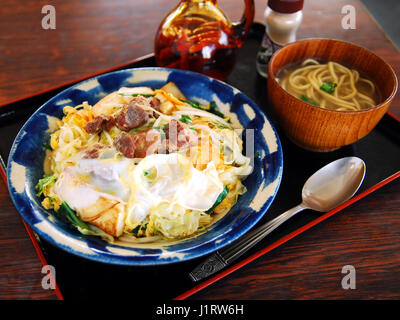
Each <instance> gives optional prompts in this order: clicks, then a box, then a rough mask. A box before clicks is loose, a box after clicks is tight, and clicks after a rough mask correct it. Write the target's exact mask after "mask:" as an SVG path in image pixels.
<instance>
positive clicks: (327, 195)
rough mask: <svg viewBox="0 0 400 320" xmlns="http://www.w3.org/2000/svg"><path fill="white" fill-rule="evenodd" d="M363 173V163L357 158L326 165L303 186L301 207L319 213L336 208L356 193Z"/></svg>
mask: <svg viewBox="0 0 400 320" xmlns="http://www.w3.org/2000/svg"><path fill="white" fill-rule="evenodd" d="M365 171H366V168H365V162H364V161H363V160H361V159H360V158H357V157H346V158H342V159H339V160H336V161H333V162H331V163H329V164H327V165H326V166H325V167H323V168H321V169H319V170H318V171H317V172H315V173H314V174H313V175H312V176H311V177H310V178H308V180H307V181H306V183H305V184H304V187H303V191H302V198H303V203H302V205H303V206H304V207H306V208H309V209H312V210H315V211H319V212H327V211H330V210H332V209H334V208H336V207H337V206H339V205H341V204H342V203H343V202H346V201H347V200H349V199H350V198H351V197H352V196H353V195H354V194H355V193H356V192H357V190H358V188H359V187H360V185H361V183H362V182H363V180H364V177H365Z"/></svg>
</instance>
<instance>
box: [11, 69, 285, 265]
mask: <svg viewBox="0 0 400 320" xmlns="http://www.w3.org/2000/svg"><path fill="white" fill-rule="evenodd" d="M134 71H167V72H178V73H183V74H185V73H188V74H195V75H196V76H200V77H203V78H208V79H209V80H210V81H217V82H219V83H221V84H223V85H224V86H227V87H229V88H231V89H232V90H233V91H236V92H239V93H241V94H243V95H244V96H245V98H246V99H247V100H248V101H249V102H250V106H251V107H252V108H255V109H257V110H258V111H259V112H261V113H262V114H263V115H264V117H265V119H266V121H267V122H268V124H269V126H270V127H271V129H272V132H273V134H274V136H275V138H276V144H277V151H276V152H277V153H278V158H277V160H278V162H279V163H277V168H276V170H277V175H276V179H277V180H278V181H277V184H276V188H275V190H274V191H273V192H272V194H271V195H270V196H269V197H268V198H267V199H266V200H265V202H264V203H263V205H262V206H261V208H260V209H259V210H255V212H257V213H258V215H257V216H256V217H255V218H254V219H253V220H252V222H249V221H243V223H244V224H245V226H244V228H241V229H240V230H239V232H236V233H234V234H232V235H231V236H230V237H229V238H228V239H227V240H226V241H224V242H222V243H219V242H218V243H215V244H214V246H213V247H212V248H210V247H205V248H201V250H200V252H198V253H193V252H191V251H189V252H188V254H186V255H184V256H183V257H181V258H179V257H174V256H172V257H169V258H168V259H159V258H157V257H159V256H160V255H161V254H162V253H161V254H160V255H156V257H151V258H149V257H148V256H145V257H147V258H146V259H145V260H140V259H139V260H138V259H135V256H131V255H123V254H112V255H111V256H107V254H106V252H103V253H100V252H99V251H98V250H97V249H95V251H96V252H95V253H96V254H87V253H85V252H84V251H80V250H79V249H80V248H77V245H74V244H73V240H74V239H75V238H74V237H73V235H71V234H70V233H66V232H65V231H64V230H62V233H63V234H64V235H65V236H66V237H67V238H68V239H69V240H68V242H67V244H64V243H59V242H58V241H57V240H56V239H54V238H53V237H51V236H50V235H49V234H47V233H46V232H43V231H42V230H40V229H38V228H37V226H36V225H35V224H32V223H31V221H30V219H28V220H26V219H25V215H23V214H22V213H21V211H20V209H19V207H20V206H19V204H18V203H17V201H16V198H15V195H14V192H12V190H11V188H10V186H13V183H12V181H11V177H10V173H11V165H10V164H11V162H12V161H13V157H12V156H13V154H14V152H15V150H16V147H17V145H18V143H19V142H20V140H21V139H22V137H23V136H22V135H21V133H22V132H24V129H25V128H26V126H27V125H28V123H30V122H31V121H32V119H33V118H34V117H35V116H37V115H38V114H40V112H41V110H42V109H43V108H44V107H45V106H46V105H47V104H48V103H50V102H54V101H56V100H57V98H58V97H59V96H61V95H62V94H63V93H64V92H65V91H68V90H71V89H73V88H75V87H77V86H79V85H81V84H83V83H85V82H88V81H91V80H93V79H97V78H99V77H101V76H107V75H109V74H117V73H124V72H132V73H133V72H134ZM139 82H140V81H139ZM282 176H283V148H282V144H281V141H280V137H279V135H278V132H277V130H276V128H275V127H274V125H273V123H272V122H271V120H270V119H269V118H268V117H267V115H266V114H265V112H264V111H263V110H262V109H261V107H260V106H259V105H258V104H257V103H255V102H254V100H253V99H251V98H250V97H248V96H247V95H246V94H245V93H243V92H242V91H241V90H239V89H237V88H235V87H234V86H232V85H230V84H227V83H225V82H224V81H221V80H218V79H215V78H212V77H209V76H207V75H204V74H200V73H197V72H193V71H188V70H181V69H173V68H163V67H139V68H128V69H123V70H115V71H110V72H107V73H104V74H100V75H95V76H93V77H90V78H88V79H85V80H82V81H80V82H77V83H75V84H73V85H71V86H68V87H67V88H65V89H63V90H62V91H60V92H59V93H58V94H56V95H54V96H52V97H51V98H49V99H48V100H46V101H45V102H44V103H43V104H42V105H41V106H40V107H38V108H37V109H36V111H35V112H34V113H33V114H32V115H31V116H30V117H29V118H28V120H26V121H25V123H24V124H23V126H22V127H21V129H20V130H19V132H18V134H17V135H16V137H15V139H14V141H13V144H12V147H11V149H10V154H9V157H8V161H7V184H8V191H9V194H10V197H11V200H12V202H13V204H14V207H15V208H16V210H17V211H18V213H19V215H20V216H21V217H22V218H23V220H24V221H26V223H27V224H28V225H29V226H30V227H31V228H32V229H33V230H34V231H35V232H37V233H38V234H39V235H40V236H41V237H43V238H44V239H45V240H46V241H48V242H50V243H51V244H53V245H54V246H56V247H57V248H58V249H61V250H63V251H65V252H67V253H69V254H73V255H75V256H78V257H81V258H85V259H88V260H91V261H95V262H100V263H105V264H111V265H121V266H122V265H125V266H138V267H139V266H157V265H167V264H172V263H178V262H183V261H188V260H192V259H195V258H199V257H202V256H204V255H206V254H210V253H212V252H215V251H216V250H218V249H221V248H222V247H225V246H226V245H229V244H230V243H232V242H233V241H235V240H237V239H238V238H239V237H241V236H243V235H244V234H245V233H246V232H249V231H250V230H251V228H253V227H254V226H255V225H256V224H257V223H258V222H259V221H260V219H261V218H262V217H263V216H264V215H265V213H266V212H267V211H268V209H269V208H270V206H271V204H272V202H273V201H274V200H275V198H276V195H277V193H278V190H279V188H280V185H281V182H282ZM24 193H26V191H24ZM24 203H25V204H27V205H28V206H29V208H30V211H33V212H35V211H36V210H37V209H36V208H35V205H34V204H32V202H31V201H30V200H29V199H28V201H27V202H25V201H24ZM38 209H40V210H42V211H43V210H44V209H43V207H42V206H38ZM31 214H32V213H31ZM35 214H37V213H35ZM249 223H250V225H249ZM52 228H56V231H57V230H58V229H59V227H57V226H54V225H52ZM229 232H231V230H229V231H228V232H227V233H229ZM70 237H72V238H70ZM85 239H86V237H83V241H85V242H86V240H85ZM71 240H72V241H71ZM213 241H214V240H213ZM211 242H212V241H211V240H210V241H207V243H211ZM107 245H109V244H106V245H105V246H107ZM111 245H112V244H111ZM199 247H201V246H194V249H195V251H196V250H198V249H199ZM92 250H93V249H92ZM187 250H191V249H185V251H187ZM173 252H175V251H173ZM176 252H180V250H179V251H176Z"/></svg>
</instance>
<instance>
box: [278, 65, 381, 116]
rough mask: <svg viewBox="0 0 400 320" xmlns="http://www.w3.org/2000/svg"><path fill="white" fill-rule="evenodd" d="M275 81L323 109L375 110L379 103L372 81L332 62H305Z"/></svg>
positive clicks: (284, 69) (294, 94)
mask: <svg viewBox="0 0 400 320" xmlns="http://www.w3.org/2000/svg"><path fill="white" fill-rule="evenodd" d="M277 81H278V82H279V84H280V85H281V87H282V88H283V89H285V90H286V91H287V92H289V93H290V94H291V95H293V96H295V97H297V98H300V99H301V100H303V101H305V102H307V103H310V104H312V105H315V106H319V107H321V108H325V109H332V110H338V111H358V110H365V109H369V108H373V107H375V106H376V105H377V102H378V101H379V98H378V97H379V95H378V92H377V89H376V87H375V85H374V83H373V82H372V81H370V80H368V79H365V78H363V77H361V76H360V74H359V73H358V71H356V70H353V69H349V68H346V67H345V66H343V65H341V64H339V63H337V62H332V61H329V62H328V63H320V62H318V61H317V60H315V59H307V60H304V61H303V62H302V63H301V64H296V65H294V66H289V67H285V68H283V69H282V70H281V71H279V73H278V75H277Z"/></svg>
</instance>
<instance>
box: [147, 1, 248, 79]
mask: <svg viewBox="0 0 400 320" xmlns="http://www.w3.org/2000/svg"><path fill="white" fill-rule="evenodd" d="M244 3H245V9H244V13H243V15H242V18H241V20H240V21H239V22H234V23H233V22H231V21H230V20H229V19H228V18H227V16H226V15H225V14H224V13H223V12H222V10H221V9H220V8H219V7H218V4H217V1H216V0H182V1H180V3H179V4H178V6H177V7H176V8H175V9H173V10H172V11H171V12H170V13H169V14H168V15H167V16H166V17H165V18H164V19H163V20H162V22H161V24H160V26H159V28H158V30H157V33H156V37H155V40H154V53H155V58H156V62H157V65H158V66H160V67H167V68H177V69H185V70H191V71H196V72H200V73H203V74H206V75H208V76H211V77H214V78H217V79H220V80H224V79H225V78H226V77H227V76H228V75H229V74H230V73H231V71H232V69H233V67H234V65H235V60H236V50H237V48H239V47H240V46H241V45H242V43H243V40H244V37H245V36H246V34H247V32H248V31H249V28H250V26H251V24H252V22H253V19H254V1H253V0H244Z"/></svg>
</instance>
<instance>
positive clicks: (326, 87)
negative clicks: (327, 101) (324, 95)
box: [320, 81, 337, 94]
mask: <svg viewBox="0 0 400 320" xmlns="http://www.w3.org/2000/svg"><path fill="white" fill-rule="evenodd" d="M336 87H337V83H335V82H332V81H330V82H323V83H322V86H321V87H320V89H321V90H323V91H325V92H328V93H329V94H332V93H334V92H335V89H336Z"/></svg>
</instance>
